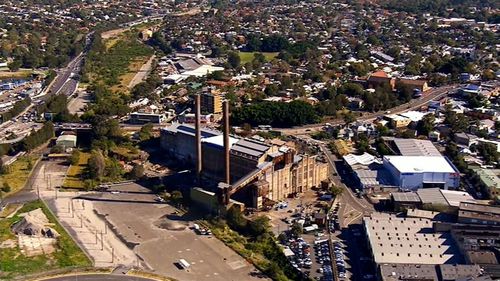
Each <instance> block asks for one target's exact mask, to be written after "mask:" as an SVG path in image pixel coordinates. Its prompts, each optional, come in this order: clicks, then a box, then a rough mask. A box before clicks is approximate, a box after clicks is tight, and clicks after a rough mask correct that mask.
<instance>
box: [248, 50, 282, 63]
mask: <svg viewBox="0 0 500 281" xmlns="http://www.w3.org/2000/svg"><path fill="white" fill-rule="evenodd" d="M257 53H258V52H239V53H238V55H239V56H240V60H241V64H245V63H247V62H252V61H253V60H254V59H255V54H257ZM261 54H262V55H264V57H265V58H266V61H272V60H273V59H274V58H275V57H277V56H278V53H277V52H263V53H261Z"/></svg>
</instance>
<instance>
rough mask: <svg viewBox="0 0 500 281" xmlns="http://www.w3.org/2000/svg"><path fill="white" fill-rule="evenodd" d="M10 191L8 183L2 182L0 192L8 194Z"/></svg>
mask: <svg viewBox="0 0 500 281" xmlns="http://www.w3.org/2000/svg"><path fill="white" fill-rule="evenodd" d="M11 190H12V188H11V187H10V185H9V183H8V182H4V183H3V186H2V192H4V193H8V192H10V191H11Z"/></svg>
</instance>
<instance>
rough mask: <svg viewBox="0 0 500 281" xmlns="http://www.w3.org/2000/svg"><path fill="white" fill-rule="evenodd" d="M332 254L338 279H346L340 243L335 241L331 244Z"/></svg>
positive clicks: (342, 250)
mask: <svg viewBox="0 0 500 281" xmlns="http://www.w3.org/2000/svg"><path fill="white" fill-rule="evenodd" d="M333 254H334V255H335V264H336V265H337V272H338V276H339V278H340V279H343V278H346V271H345V260H344V249H343V248H342V243H340V242H338V241H336V242H334V243H333Z"/></svg>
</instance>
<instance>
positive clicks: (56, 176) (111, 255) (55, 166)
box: [34, 161, 137, 267]
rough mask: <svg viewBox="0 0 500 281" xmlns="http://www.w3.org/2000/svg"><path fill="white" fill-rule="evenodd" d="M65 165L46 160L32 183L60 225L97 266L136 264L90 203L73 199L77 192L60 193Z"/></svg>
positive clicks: (134, 256)
mask: <svg viewBox="0 0 500 281" xmlns="http://www.w3.org/2000/svg"><path fill="white" fill-rule="evenodd" d="M67 169H68V167H67V166H66V165H63V164H61V163H58V162H54V161H46V162H45V163H43V167H42V168H41V169H40V170H39V171H38V174H37V175H36V176H35V177H36V179H35V182H34V186H36V187H37V190H38V191H39V193H40V197H41V198H43V200H44V201H45V202H46V203H47V204H48V205H49V207H50V209H51V210H52V212H54V214H55V215H56V216H57V217H58V219H59V221H60V222H61V224H62V226H63V227H65V228H66V230H67V231H68V232H69V233H70V234H71V236H73V238H74V239H75V240H76V241H77V243H78V244H79V245H80V247H82V248H83V250H84V251H85V252H86V253H87V254H89V255H90V256H91V257H92V259H93V261H94V263H95V266H97V267H109V266H117V265H125V266H133V265H135V264H136V263H137V256H136V255H135V254H134V252H133V251H132V250H131V249H129V248H127V246H126V245H125V244H124V243H123V242H122V241H121V240H120V239H119V238H118V237H117V236H116V235H115V234H114V233H113V232H112V231H110V230H109V229H108V227H107V225H106V224H105V222H104V221H103V220H102V219H101V218H99V217H98V216H97V215H96V214H95V212H94V210H93V206H92V205H93V202H91V201H86V200H82V199H77V197H78V196H79V195H80V193H78V192H60V191H57V189H56V188H54V187H55V186H61V185H62V183H63V181H64V176H65V174H66V171H67Z"/></svg>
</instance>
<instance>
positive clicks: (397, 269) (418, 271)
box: [380, 263, 439, 281]
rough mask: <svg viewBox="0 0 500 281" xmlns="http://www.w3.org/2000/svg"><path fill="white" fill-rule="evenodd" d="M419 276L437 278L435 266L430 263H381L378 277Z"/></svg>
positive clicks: (386, 278)
mask: <svg viewBox="0 0 500 281" xmlns="http://www.w3.org/2000/svg"><path fill="white" fill-rule="evenodd" d="M417 276H418V277H419V278H421V279H420V280H422V279H425V280H435V281H437V280H439V278H438V276H437V272H436V267H435V266H434V265H430V264H393V263H390V264H381V265H380V278H381V279H382V280H383V281H386V280H387V281H392V280H402V279H405V278H409V279H412V278H415V277H417Z"/></svg>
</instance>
